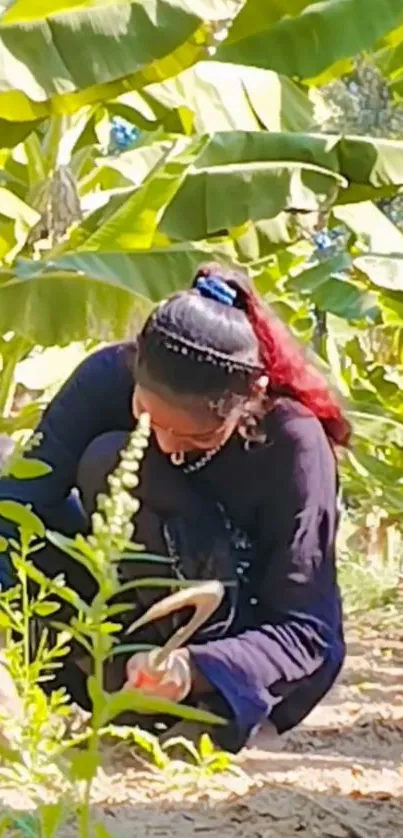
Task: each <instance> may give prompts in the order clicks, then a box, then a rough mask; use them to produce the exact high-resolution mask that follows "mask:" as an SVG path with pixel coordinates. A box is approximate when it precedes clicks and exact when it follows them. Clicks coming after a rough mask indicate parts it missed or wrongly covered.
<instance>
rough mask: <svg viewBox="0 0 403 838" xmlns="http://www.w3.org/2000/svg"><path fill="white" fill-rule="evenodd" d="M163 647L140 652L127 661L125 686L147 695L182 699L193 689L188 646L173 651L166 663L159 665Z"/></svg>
mask: <svg viewBox="0 0 403 838" xmlns="http://www.w3.org/2000/svg"><path fill="white" fill-rule="evenodd" d="M159 653H160V649H152V651H151V652H137V653H136V654H135V655H133V657H131V658H130V659H129V661H128V662H127V665H126V677H127V681H126V684H125V689H137V690H141V691H142V692H143V693H146V694H147V695H152V696H155V697H158V698H166V699H169V701H175V702H180V701H183V700H184V699H185V698H186V696H187V695H189V693H190V691H191V689H192V672H191V664H190V658H189V653H188V651H187V649H177V650H176V651H175V652H171V654H170V655H169V657H168V658H167V659H166V661H164V663H162V664H160V665H158V663H157V660H156V658H157V655H158V654H159Z"/></svg>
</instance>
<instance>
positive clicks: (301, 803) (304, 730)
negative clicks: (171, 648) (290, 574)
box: [0, 617, 403, 838]
mask: <svg viewBox="0 0 403 838" xmlns="http://www.w3.org/2000/svg"><path fill="white" fill-rule="evenodd" d="M348 643H349V654H348V660H347V664H346V666H345V669H344V672H343V675H342V678H341V679H340V682H339V683H338V685H337V686H336V687H335V688H334V690H333V691H332V693H331V695H329V696H328V698H327V699H326V700H325V701H324V702H323V703H322V705H321V706H320V707H319V708H317V709H316V710H315V712H314V713H313V714H312V715H311V716H310V717H309V719H307V720H306V722H305V723H304V724H303V725H302V726H301V727H300V728H299V729H298V730H297V731H294V732H293V733H291V734H289V735H288V736H286V737H284V738H283V739H282V740H281V743H280V747H279V748H278V747H274V746H273V742H271V741H270V738H269V737H268V736H267V735H266V734H265V732H264V731H263V732H262V733H261V734H260V735H259V737H258V738H256V740H255V741H254V743H253V746H251V747H249V748H247V749H245V750H244V751H243V752H242V754H240V756H239V757H238V763H239V764H240V766H241V767H242V769H243V771H244V772H245V773H244V776H242V777H236V776H234V777H231V776H228V777H222V776H218V775H217V776H215V777H212V778H211V777H210V778H209V779H207V778H205V779H203V778H201V779H200V778H199V783H198V784H196V782H195V779H194V776H193V775H192V773H191V772H190V773H189V775H186V774H183V775H182V774H180V775H179V777H171V778H170V777H164V776H162V775H161V774H155V775H154V776H150V773H149V772H147V771H144V772H141V771H140V772H139V770H138V768H137V769H136V768H135V767H134V765H133V759H132V758H131V756H130V754H129V753H125V754H123V755H122V760H121V761H120V759H119V761H118V764H117V760H116V755H115V757H114V759H113V760H110V762H109V764H107V766H106V768H105V772H103V773H102V775H101V777H100V780H99V783H98V788H97V798H98V799H97V803H96V809H97V815H98V817H99V820H100V821H103V823H104V824H105V826H106V827H107V828H108V830H110V831H111V832H113V833H114V834H115V835H120V836H121V837H122V838H126V837H127V838H129V836H133V838H134V836H136V838H146V837H147V838H163V837H164V836H168V835H178V836H183V838H187V836H189V838H190V836H200V838H204V836H206V838H208V836H210V835H211V836H213V835H214V836H220V838H401V836H402V835H403V624H402V622H401V617H400V625H399V621H396V620H395V619H394V620H393V621H391V622H390V623H389V625H388V622H387V621H386V625H385V620H383V621H382V624H379V621H378V620H377V619H376V618H374V617H372V619H369V618H366V619H363V620H360V621H359V622H358V621H355V625H351V626H350V629H349V632H348ZM1 799H2V800H3V801H4V803H7V804H8V805H10V804H12V805H15V806H16V807H18V799H17V798H14V799H10V793H7V794H6V793H5V792H4V793H3V794H1V789H0V800H1ZM20 799H21V798H20ZM74 832H75V829H74V826H73V824H71V825H70V827H69V825H68V824H67V825H66V829H65V830H63V834H64V835H65V836H67V835H73V834H74Z"/></svg>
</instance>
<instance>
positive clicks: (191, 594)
mask: <svg viewBox="0 0 403 838" xmlns="http://www.w3.org/2000/svg"><path fill="white" fill-rule="evenodd" d="M224 593H225V589H224V585H223V584H222V582H218V581H217V580H212V581H208V582H200V584H197V585H195V586H194V587H193V588H186V589H184V590H182V591H177V592H176V593H174V594H171V595H170V596H167V597H165V598H164V599H162V600H161V601H160V602H156V603H155V604H154V605H152V606H151V608H149V609H148V611H146V613H145V614H143V616H142V617H139V619H138V620H135V622H134V623H132V624H131V626H129V628H128V629H127V630H126V631H127V634H131V633H132V632H133V631H136V630H137V629H139V628H141V627H142V626H145V625H146V624H147V623H152V622H153V621H154V620H160V619H161V618H162V617H167V616H168V615H169V614H172V612H173V611H179V610H180V609H182V608H189V607H194V608H195V613H194V614H193V616H192V617H191V619H190V620H189V622H188V623H187V624H186V625H185V626H182V627H181V628H179V629H178V630H177V631H176V632H175V633H174V634H173V635H172V637H171V638H170V639H169V640H168V641H167V643H165V646H162V648H161V649H160V651H159V653H158V655H157V657H156V665H157V666H158V665H160V664H162V663H163V662H164V661H165V660H166V658H167V657H168V655H169V654H170V653H171V652H173V651H174V650H175V649H178V648H179V646H182V645H183V644H184V643H186V642H187V641H188V640H189V638H190V637H191V636H192V634H194V633H195V632H196V631H197V630H198V629H199V628H200V627H201V626H202V625H203V624H204V623H206V622H207V620H208V619H209V618H210V617H211V615H212V614H213V613H214V611H216V610H217V608H218V606H219V605H220V604H221V602H222V600H223V598H224Z"/></svg>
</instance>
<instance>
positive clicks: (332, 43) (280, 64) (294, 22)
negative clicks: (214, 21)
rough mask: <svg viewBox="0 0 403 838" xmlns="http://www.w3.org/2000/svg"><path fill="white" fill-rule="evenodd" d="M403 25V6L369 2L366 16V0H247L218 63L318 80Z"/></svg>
mask: <svg viewBox="0 0 403 838" xmlns="http://www.w3.org/2000/svg"><path fill="white" fill-rule="evenodd" d="M401 22H402V6H401V3H400V0H367V2H366V5H365V15H363V12H362V3H361V2H360V0H327V2H319V0H313V2H312V0H275V2H271V3H262V2H260V0H246V3H244V4H243V5H242V9H241V11H240V12H239V14H238V16H237V18H236V19H235V21H234V23H233V25H232V27H231V28H230V31H229V36H228V38H227V39H226V40H225V41H224V43H223V44H222V46H221V47H220V48H219V49H218V51H217V54H216V58H218V59H219V60H221V61H230V62H233V63H240V64H253V65H254V66H257V67H266V68H268V69H271V70H275V71H276V72H278V73H284V75H288V76H291V77H292V78H295V77H297V78H300V79H312V78H314V77H315V76H319V74H321V73H324V71H328V70H329V68H331V67H332V66H333V65H335V64H336V62H340V63H341V62H342V61H343V60H345V59H348V58H351V57H352V56H354V55H356V54H357V53H359V52H362V51H363V50H368V49H370V48H371V47H372V46H373V45H374V43H375V42H376V41H378V39H379V38H382V36H383V35H386V34H387V33H389V31H390V30H392V29H394V28H395V27H399V26H400V24H401ZM345 63H346V62H345ZM336 66H337V65H336Z"/></svg>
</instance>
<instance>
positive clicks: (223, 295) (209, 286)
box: [195, 274, 237, 306]
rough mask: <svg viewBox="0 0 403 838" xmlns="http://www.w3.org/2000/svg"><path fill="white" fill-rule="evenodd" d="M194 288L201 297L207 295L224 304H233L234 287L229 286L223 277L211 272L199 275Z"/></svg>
mask: <svg viewBox="0 0 403 838" xmlns="http://www.w3.org/2000/svg"><path fill="white" fill-rule="evenodd" d="M195 288H197V290H198V292H199V294H200V295H201V296H202V297H207V298H208V299H210V300H215V301H216V302H217V303H222V304H223V305H226V306H233V305H234V303H235V300H236V297H237V292H236V290H235V288H231V287H230V286H229V285H228V284H227V283H226V281H225V279H222V278H221V277H219V276H214V275H212V274H211V275H210V276H199V277H198V278H197V279H196V283H195Z"/></svg>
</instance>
